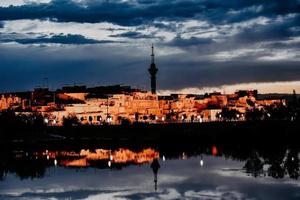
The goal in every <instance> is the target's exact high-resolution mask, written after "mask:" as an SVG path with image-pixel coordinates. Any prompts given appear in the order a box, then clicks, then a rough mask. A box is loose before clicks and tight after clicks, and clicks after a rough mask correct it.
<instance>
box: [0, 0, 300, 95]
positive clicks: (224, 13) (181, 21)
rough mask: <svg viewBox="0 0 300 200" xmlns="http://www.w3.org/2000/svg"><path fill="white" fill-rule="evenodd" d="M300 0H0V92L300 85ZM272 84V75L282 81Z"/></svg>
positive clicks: (284, 88)
mask: <svg viewBox="0 0 300 200" xmlns="http://www.w3.org/2000/svg"><path fill="white" fill-rule="evenodd" d="M299 11H300V1H299V0H285V1H282V0H273V1H272V0H265V1H260V0H247V1H238V0H228V1H223V0H187V1H183V0H170V1H165V0H127V1H126V0H52V1H51V0H39V1H34V0H26V1H25V0H1V2H0V58H1V62H0V69H1V71H2V73H1V74H0V91H9V90H27V89H32V88H33V87H35V86H39V85H42V82H43V79H44V78H45V77H48V78H49V83H50V86H51V87H53V88H56V87H61V86H63V85H65V84H74V83H76V84H87V85H89V86H93V85H97V84H104V85H108V84H128V85H132V86H135V87H140V88H144V89H149V85H150V84H149V75H148V73H147V68H148V67H149V64H150V46H151V44H152V43H154V45H155V47H156V62H157V66H158V68H159V73H158V87H159V88H158V89H159V90H160V91H162V92H163V91H172V92H173V91H193V92H201V91H204V90H214V89H216V90H217V89H224V88H225V89H228V90H234V89H236V88H239V87H241V86H243V87H245V86H246V87H247V88H246V89H248V88H249V89H250V88H254V87H255V88H259V89H261V90H263V91H264V92H267V91H271V92H274V91H275V92H276V91H277V92H288V91H291V90H292V89H293V88H296V89H299V90H300V82H299V81H300V65H299V64H300V45H299V44H300V14H299ZM273 83H276V84H275V85H276V88H275V87H274V85H273Z"/></svg>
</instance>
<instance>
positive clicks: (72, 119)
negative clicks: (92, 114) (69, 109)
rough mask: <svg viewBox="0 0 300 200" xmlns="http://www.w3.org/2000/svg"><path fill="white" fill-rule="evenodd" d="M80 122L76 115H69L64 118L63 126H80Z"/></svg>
mask: <svg viewBox="0 0 300 200" xmlns="http://www.w3.org/2000/svg"><path fill="white" fill-rule="evenodd" d="M79 125H80V121H79V119H78V118H77V117H76V116H75V115H69V116H67V117H64V118H63V126H64V127H72V126H79Z"/></svg>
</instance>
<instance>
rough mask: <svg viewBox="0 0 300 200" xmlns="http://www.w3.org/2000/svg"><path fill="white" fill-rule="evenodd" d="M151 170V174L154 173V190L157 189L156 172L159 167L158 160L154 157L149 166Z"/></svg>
mask: <svg viewBox="0 0 300 200" xmlns="http://www.w3.org/2000/svg"><path fill="white" fill-rule="evenodd" d="M150 167H151V168H152V170H153V174H154V188H155V191H156V190H157V173H158V169H159V168H160V164H159V162H158V159H154V160H153V162H152V163H151V166H150Z"/></svg>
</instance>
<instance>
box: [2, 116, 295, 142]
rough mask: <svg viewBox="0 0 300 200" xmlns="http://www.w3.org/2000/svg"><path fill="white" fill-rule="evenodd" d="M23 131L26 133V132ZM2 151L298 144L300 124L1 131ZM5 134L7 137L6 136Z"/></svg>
mask: <svg viewBox="0 0 300 200" xmlns="http://www.w3.org/2000/svg"><path fill="white" fill-rule="evenodd" d="M22 131H23V132H22ZM1 132H2V134H1V140H0V141H1V142H0V146H1V148H11V147H15V148H22V147H26V148H27V147H29V148H34V147H38V148H40V147H48V148H51V147H52V146H53V147H54V146H55V147H62V148H63V147H67V146H70V147H71V146H83V147H85V146H86V147H89V146H97V145H98V146H99V145H104V146H105V145H107V146H137V147H138V146H139V145H149V146H159V145H169V146H171V147H172V148H176V145H194V144H195V145H196V144H201V143H204V144H207V143H213V144H241V145H249V144H250V145H251V144H264V145H266V146H268V145H273V144H274V145H276V144H297V141H299V140H298V139H299V138H300V134H299V133H300V123H298V122H296V121H295V122H291V121H243V122H241V121H238V122H209V123H176V124H173V123H172V124H134V125H129V126H121V125H107V126H77V127H69V128H66V127H46V128H44V129H27V130H14V131H13V132H9V130H6V132H5V130H4V131H1ZM3 133H5V134H3Z"/></svg>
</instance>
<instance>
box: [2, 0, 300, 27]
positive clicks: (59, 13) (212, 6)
mask: <svg viewBox="0 0 300 200" xmlns="http://www.w3.org/2000/svg"><path fill="white" fill-rule="evenodd" d="M251 6H252V7H254V8H255V6H261V8H262V9H261V11H260V12H254V11H253V10H255V9H251ZM249 7H250V8H249ZM247 8H248V10H247ZM243 9H244V11H243ZM232 10H234V11H241V12H236V14H234V15H232V14H228V12H229V11H232ZM242 11H243V12H242ZM299 12H300V5H299V2H298V1H297V0H286V1H280V0H276V1H271V0H266V1H258V0H250V1H238V0H235V1H221V0H214V1H211V0H201V1H196V0H189V1H181V0H175V1H161V0H156V1H138V3H135V4H133V3H129V2H122V1H113V2H108V1H92V0H86V1H84V2H83V3H76V2H73V1H71V0H52V1H51V2H50V3H45V4H33V3H32V4H27V5H23V6H11V7H7V8H0V13H1V15H0V20H16V19H51V20H55V21H61V22H90V23H96V22H112V23H115V24H120V25H127V26H130V25H141V24H143V23H149V22H153V20H155V19H167V20H169V19H173V20H175V19H189V18H194V17H200V18H203V19H207V20H209V21H211V22H214V23H225V22H227V23H228V22H236V21H242V20H245V19H250V18H254V17H257V16H272V15H285V14H288V13H299Z"/></svg>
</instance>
